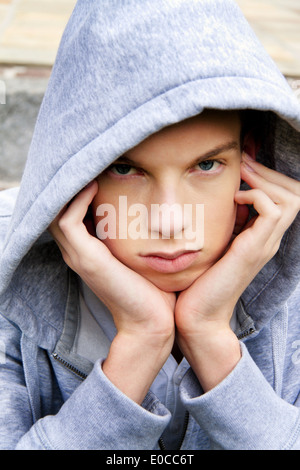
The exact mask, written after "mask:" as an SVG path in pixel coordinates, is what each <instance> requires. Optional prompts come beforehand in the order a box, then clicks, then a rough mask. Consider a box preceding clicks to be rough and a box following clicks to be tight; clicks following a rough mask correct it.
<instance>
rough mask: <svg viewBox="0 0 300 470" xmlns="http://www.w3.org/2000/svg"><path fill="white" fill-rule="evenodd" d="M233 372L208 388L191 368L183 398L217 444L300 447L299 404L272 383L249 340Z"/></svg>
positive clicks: (220, 446) (234, 447) (238, 447)
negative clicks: (284, 396)
mask: <svg viewBox="0 0 300 470" xmlns="http://www.w3.org/2000/svg"><path fill="white" fill-rule="evenodd" d="M240 347H241V352H242V357H241V359H240V361H239V362H238V364H237V365H236V367H235V368H234V369H233V370H232V372H231V373H230V374H229V375H228V376H227V377H226V378H225V379H224V380H223V381H222V382H221V383H219V384H218V386H217V387H215V388H213V389H212V390H210V391H209V392H207V393H203V390H202V387H201V386H199V382H198V380H197V379H196V377H195V375H194V374H193V372H192V371H191V370H190V371H189V372H188V373H187V374H186V375H185V377H184V379H183V381H182V383H181V386H180V391H181V398H182V400H183V403H184V405H185V406H186V407H187V409H188V410H189V412H190V413H191V415H192V416H193V417H194V419H195V420H196V421H197V422H198V423H199V425H200V427H201V428H202V429H203V430H204V431H205V432H206V434H207V435H208V436H209V438H210V441H211V444H212V448H213V449H224V450H226V449H227V450H284V449H285V450H288V449H292V450H298V449H300V414H299V413H300V410H299V408H297V407H296V406H293V405H291V404H289V403H287V402H286V401H284V400H283V399H282V398H280V397H279V396H278V395H277V394H276V393H275V391H274V390H273V389H272V387H271V386H270V384H269V383H268V381H267V380H266V378H265V377H264V376H263V374H262V373H261V371H260V370H259V368H258V367H257V365H256V363H255V362H254V360H253V359H252V357H251V356H250V354H249V352H248V350H247V348H246V346H245V345H244V344H243V343H241V344H240Z"/></svg>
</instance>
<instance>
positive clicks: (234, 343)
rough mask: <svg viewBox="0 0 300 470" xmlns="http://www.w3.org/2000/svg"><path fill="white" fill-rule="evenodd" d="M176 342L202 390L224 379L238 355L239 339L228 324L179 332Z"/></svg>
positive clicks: (235, 362) (212, 386)
mask: <svg viewBox="0 0 300 470" xmlns="http://www.w3.org/2000/svg"><path fill="white" fill-rule="evenodd" d="M179 343H180V347H181V349H182V351H183V353H184V355H185V357H186V358H187V360H188V362H189V364H190V365H191V367H192V369H193V371H194V373H195V374H196V376H197V378H198V380H199V382H200V384H201V386H202V388H203V390H204V392H207V391H209V390H211V389H212V388H214V387H215V386H216V385H218V384H219V383H220V382H221V381H222V380H224V379H225V377H227V375H229V374H230V372H231V371H232V370H233V369H234V368H235V366H236V365H237V363H238V362H239V360H240V358H241V350H240V344H239V341H238V339H237V337H236V336H235V334H234V333H233V332H232V331H231V330H230V328H229V327H228V328H224V329H223V328H222V329H215V327H213V326H212V325H206V326H205V327H203V328H202V330H201V331H199V333H198V334H197V332H196V331H195V332H194V333H193V334H190V335H189V336H182V335H181V337H180V339H179Z"/></svg>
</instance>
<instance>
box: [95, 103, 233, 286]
mask: <svg viewBox="0 0 300 470" xmlns="http://www.w3.org/2000/svg"><path fill="white" fill-rule="evenodd" d="M240 131H241V124H240V119H239V115H238V114H237V113H234V112H220V111H205V112H204V113H202V114H201V115H199V116H197V117H194V118H191V119H188V120H186V121H183V122H181V123H179V124H175V125H172V126H170V127H167V128H164V129H162V130H161V131H159V132H158V133H156V134H153V135H152V136H150V137H149V138H147V139H146V140H145V141H143V142H142V143H141V144H139V145H138V146H136V147H135V148H133V149H132V150H130V151H128V152H126V154H124V155H123V156H122V157H120V158H118V160H116V161H115V162H114V163H113V164H112V165H111V166H110V167H109V168H108V169H107V170H105V171H104V172H103V173H102V174H101V175H100V176H99V177H98V184H99V191H98V194H97V195H96V197H95V199H94V201H93V205H92V206H93V214H94V221H95V225H96V226H97V229H98V230H97V234H98V236H99V238H102V240H103V242H104V243H105V244H106V245H107V246H108V248H109V249H110V251H111V252H112V254H113V255H114V256H115V257H116V258H118V259H119V260H120V261H121V262H122V263H123V264H125V265H126V266H128V267H129V268H131V269H133V270H134V271H136V272H137V273H139V274H141V275H142V276H144V277H145V278H147V279H148V280H150V281H151V282H152V283H153V284H155V285H156V286H157V287H159V288H160V289H162V290H164V291H167V292H177V291H181V290H184V289H186V288H187V287H189V286H190V285H191V284H192V283H193V282H194V281H195V280H196V279H197V278H198V277H199V276H200V275H201V274H203V273H204V272H205V271H206V270H207V269H209V268H210V267H211V266H212V265H213V264H214V263H215V262H216V261H217V260H218V259H219V258H220V257H221V256H222V254H223V253H224V251H225V249H226V248H227V246H228V243H229V241H230V238H231V235H232V232H233V228H234V224H235V218H236V204H235V202H234V195H235V193H236V191H237V190H238V189H239V186H240V162H241V148H240ZM120 197H121V198H120ZM104 204H108V205H107V206H104ZM158 209H159V210H158ZM157 210H158V212H157ZM108 214H109V217H108ZM111 224H115V226H114V227H112V225H111ZM105 231H106V233H104V232H105ZM138 235H140V236H138ZM193 237H194V238H193Z"/></svg>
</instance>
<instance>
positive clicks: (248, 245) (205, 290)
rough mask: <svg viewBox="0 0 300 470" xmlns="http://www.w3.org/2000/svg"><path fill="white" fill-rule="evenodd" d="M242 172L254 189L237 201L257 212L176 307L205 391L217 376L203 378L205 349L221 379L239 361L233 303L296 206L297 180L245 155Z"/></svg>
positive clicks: (182, 338) (299, 206)
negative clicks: (233, 323)
mask: <svg viewBox="0 0 300 470" xmlns="http://www.w3.org/2000/svg"><path fill="white" fill-rule="evenodd" d="M241 176H242V178H243V180H244V181H245V182H247V183H248V185H249V186H250V187H251V188H252V189H251V190H248V191H238V192H237V194H236V196H235V201H236V203H237V204H240V205H243V206H244V205H245V204H249V205H253V206H254V208H255V209H256V211H257V213H258V215H257V216H256V217H254V218H253V219H251V220H250V221H249V222H248V223H247V224H246V226H245V227H244V228H243V229H242V230H241V232H240V233H239V234H238V235H237V236H235V237H234V239H233V241H232V243H231V244H230V246H229V247H228V249H227V251H226V253H225V255H224V256H223V257H222V258H221V259H220V260H219V261H218V262H217V263H216V264H215V265H214V266H212V268H210V269H209V270H208V271H206V272H205V273H204V274H203V275H202V276H200V277H199V278H198V279H197V280H196V281H195V282H194V283H193V284H192V285H191V286H190V287H189V288H188V289H187V290H186V291H183V292H181V293H180V295H179V297H178V300H177V303H176V308H175V322H176V326H177V331H178V342H179V345H180V347H181V349H182V352H183V353H184V354H185V355H186V357H187V359H188V360H189V362H190V363H191V365H192V367H193V368H194V370H197V371H198V374H197V375H198V378H199V380H200V381H201V383H202V385H203V384H205V385H206V388H207V389H209V388H211V387H212V386H214V385H215V384H216V383H217V381H218V379H217V375H218V374H217V373H216V376H215V377H214V378H213V380H210V378H209V377H208V375H206V376H205V374H206V372H207V374H209V370H208V368H207V369H206V372H205V373H203V370H204V368H203V363H204V357H205V354H206V353H207V351H208V350H209V352H210V353H211V354H214V356H215V357H214V360H215V361H219V365H220V363H222V365H221V366H222V367H223V366H224V369H223V371H221V373H220V378H221V379H222V378H223V377H225V376H226V375H227V374H228V373H229V371H230V370H231V369H232V368H233V367H234V365H235V364H236V363H237V362H238V360H239V357H240V352H239V349H238V343H237V339H236V338H235V336H234V335H233V332H232V331H231V329H230V324H229V322H230V319H231V316H232V312H233V310H234V307H235V305H236V302H237V301H238V299H239V297H240V296H241V294H242V293H243V291H244V290H245V289H246V287H247V286H248V285H249V284H250V282H251V281H252V280H253V279H254V277H255V276H256V275H257V273H258V272H259V271H260V270H261V269H262V268H263V266H264V265H265V264H266V263H267V262H268V261H269V260H270V259H271V258H272V257H273V256H274V255H275V254H276V252H277V251H278V249H279V246H280V242H281V240H282V237H283V235H284V233H285V231H286V230H287V229H288V227H289V226H290V225H291V224H292V222H293V221H294V219H295V217H296V216H297V214H298V212H299V210H300V183H299V182H298V181H295V180H293V179H291V178H288V177H287V176H285V175H282V174H280V173H277V172H276V171H273V170H271V169H268V168H266V167H264V166H263V165H261V164H260V163H257V162H255V161H252V160H249V159H248V158H247V157H246V156H245V157H244V162H243V163H242V165H241ZM226 345H227V346H226ZM218 348H219V351H218ZM225 350H226V357H225V355H224V354H225ZM203 351H205V353H203ZM230 351H232V354H231V355H230ZM200 356H201V359H199V357H200ZM221 358H222V360H221ZM206 359H207V354H206ZM225 362H226V365H224V363H225ZM206 363H207V366H208V367H211V368H213V369H214V371H215V372H216V368H215V367H214V366H213V365H212V364H210V366H209V365H208V364H209V361H208V360H207V361H206ZM222 367H221V369H222ZM226 368H227V369H226ZM226 370H227V372H226ZM200 377H201V379H200ZM207 379H209V380H207Z"/></svg>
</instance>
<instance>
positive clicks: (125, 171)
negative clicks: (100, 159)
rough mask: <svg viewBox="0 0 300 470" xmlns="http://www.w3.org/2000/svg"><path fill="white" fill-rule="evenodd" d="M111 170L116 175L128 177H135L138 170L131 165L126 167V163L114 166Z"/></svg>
mask: <svg viewBox="0 0 300 470" xmlns="http://www.w3.org/2000/svg"><path fill="white" fill-rule="evenodd" d="M109 169H110V171H111V172H112V173H114V174H115V175H123V176H124V175H125V176H126V175H133V174H135V173H136V168H134V167H133V166H130V165H126V164H125V163H118V164H115V165H112V166H111V167H110V168H109Z"/></svg>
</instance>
